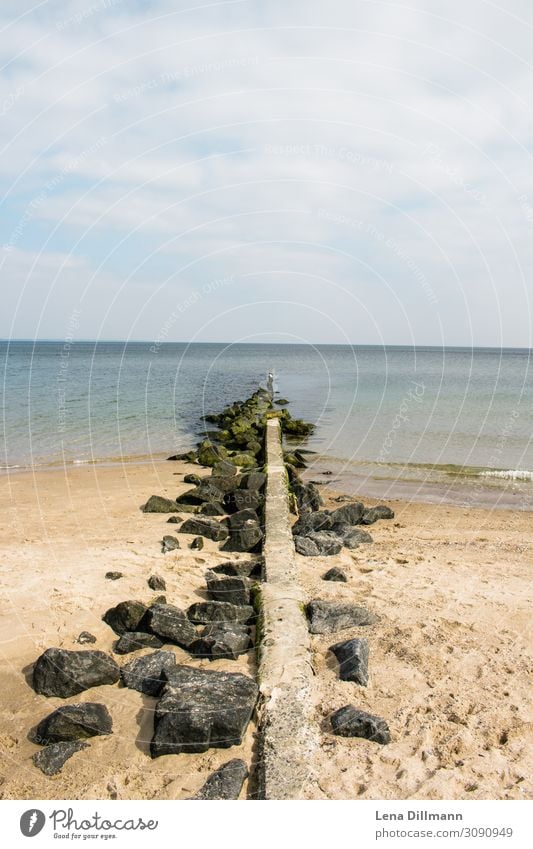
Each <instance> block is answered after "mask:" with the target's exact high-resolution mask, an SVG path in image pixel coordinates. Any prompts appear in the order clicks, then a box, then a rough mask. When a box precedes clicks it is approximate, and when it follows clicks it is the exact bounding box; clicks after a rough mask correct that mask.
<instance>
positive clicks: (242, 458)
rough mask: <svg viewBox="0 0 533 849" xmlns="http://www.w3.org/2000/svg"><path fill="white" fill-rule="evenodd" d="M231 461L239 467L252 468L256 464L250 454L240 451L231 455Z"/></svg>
mask: <svg viewBox="0 0 533 849" xmlns="http://www.w3.org/2000/svg"><path fill="white" fill-rule="evenodd" d="M231 459H232V462H233V463H235V465H236V466H239V467H240V468H241V469H252V468H253V467H254V466H255V465H256V459H255V457H254V456H253V455H252V454H246V453H244V452H240V453H238V454H234V455H233V456H232V458H231Z"/></svg>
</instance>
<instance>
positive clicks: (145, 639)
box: [113, 631, 163, 654]
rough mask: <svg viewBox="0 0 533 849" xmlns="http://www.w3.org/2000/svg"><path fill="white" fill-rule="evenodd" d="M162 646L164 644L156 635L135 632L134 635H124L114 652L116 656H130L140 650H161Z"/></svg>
mask: <svg viewBox="0 0 533 849" xmlns="http://www.w3.org/2000/svg"><path fill="white" fill-rule="evenodd" d="M162 645H163V643H162V642H161V640H160V639H159V637H156V635H155V634H147V633H146V632H144V631H134V632H133V633H128V634H123V635H122V637H121V638H120V640H118V641H117V643H116V645H115V648H114V649H113V651H115V652H116V654H129V653H130V652H132V651H139V649H159V648H161V646H162Z"/></svg>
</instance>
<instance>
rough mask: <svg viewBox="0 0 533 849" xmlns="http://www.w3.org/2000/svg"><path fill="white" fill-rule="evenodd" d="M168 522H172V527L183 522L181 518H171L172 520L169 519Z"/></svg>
mask: <svg viewBox="0 0 533 849" xmlns="http://www.w3.org/2000/svg"><path fill="white" fill-rule="evenodd" d="M167 522H170V524H171V525H179V523H180V522H183V519H182V518H181V516H171V517H170V519H167Z"/></svg>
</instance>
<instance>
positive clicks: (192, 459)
mask: <svg viewBox="0 0 533 849" xmlns="http://www.w3.org/2000/svg"><path fill="white" fill-rule="evenodd" d="M167 460H184V461H185V462H186V463H196V462H197V460H198V455H197V453H196V451H185V452H183V453H182V454H173V456H172V457H167Z"/></svg>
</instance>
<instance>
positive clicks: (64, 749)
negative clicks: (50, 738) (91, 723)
mask: <svg viewBox="0 0 533 849" xmlns="http://www.w3.org/2000/svg"><path fill="white" fill-rule="evenodd" d="M88 748H89V744H88V743H82V741H81V740H72V741H71V742H68V743H67V742H65V743H52V744H51V745H50V746H46V747H45V748H44V749H41V750H40V751H39V752H35V754H34V755H32V758H31V759H32V761H33V763H34V764H35V766H36V767H38V768H39V769H40V770H41V772H44V774H45V775H57V773H58V772H61V770H62V769H63V767H64V766H65V764H66V762H67V761H68V760H69V758H71V757H72V755H75V754H76V752H81V750H82V749H88Z"/></svg>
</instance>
